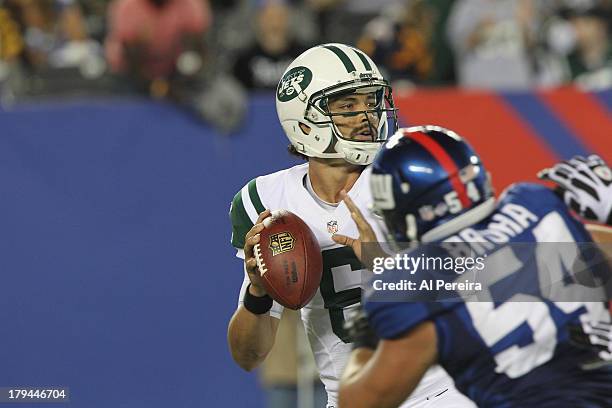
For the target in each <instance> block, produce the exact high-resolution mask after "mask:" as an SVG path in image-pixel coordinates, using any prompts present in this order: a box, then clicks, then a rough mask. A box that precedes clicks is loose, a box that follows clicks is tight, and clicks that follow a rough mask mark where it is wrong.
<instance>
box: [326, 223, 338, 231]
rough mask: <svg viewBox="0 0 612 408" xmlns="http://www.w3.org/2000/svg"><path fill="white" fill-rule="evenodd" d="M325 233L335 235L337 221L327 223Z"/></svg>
mask: <svg viewBox="0 0 612 408" xmlns="http://www.w3.org/2000/svg"><path fill="white" fill-rule="evenodd" d="M327 232H329V233H330V234H335V233H336V232H338V221H328V222H327Z"/></svg>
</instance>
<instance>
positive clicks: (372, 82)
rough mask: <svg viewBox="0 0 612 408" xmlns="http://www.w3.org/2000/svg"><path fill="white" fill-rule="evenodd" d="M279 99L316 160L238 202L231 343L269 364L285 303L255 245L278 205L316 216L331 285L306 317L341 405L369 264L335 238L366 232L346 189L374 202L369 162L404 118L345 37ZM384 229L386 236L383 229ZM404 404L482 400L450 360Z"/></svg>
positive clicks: (250, 363) (239, 357)
mask: <svg viewBox="0 0 612 408" xmlns="http://www.w3.org/2000/svg"><path fill="white" fill-rule="evenodd" d="M276 108H277V113H278V117H279V120H280V123H281V125H282V127H283V130H284V131H285V133H286V135H287V137H288V138H289V141H290V146H289V150H290V152H292V153H294V154H296V155H300V156H302V157H303V158H304V159H306V161H307V162H306V163H304V164H301V165H297V166H295V167H291V168H288V169H285V170H281V171H278V172H276V173H273V174H268V175H265V176H260V177H256V178H255V179H253V180H251V181H250V182H249V183H247V184H246V185H245V186H244V187H243V188H242V189H241V190H240V191H238V193H237V194H236V195H235V197H234V199H233V201H232V205H231V209H230V218H231V224H232V238H231V243H232V246H233V247H234V248H235V249H236V254H237V256H238V257H239V258H241V259H243V260H244V272H245V278H244V282H243V284H242V288H241V290H240V295H239V301H238V308H237V310H236V312H235V313H234V315H233V316H232V318H231V320H230V322H229V327H228V342H229V347H230V351H231V353H232V356H233V358H234V360H235V361H236V362H237V363H238V364H239V365H240V366H241V367H242V368H244V369H246V370H251V369H253V368H255V367H256V366H257V365H259V364H260V363H261V362H262V361H263V360H264V359H265V357H266V356H267V354H268V352H269V351H270V349H271V348H272V346H273V344H274V339H275V335H276V330H277V326H278V322H279V319H280V316H281V313H282V307H281V306H280V305H279V304H277V303H275V302H273V301H272V299H271V298H270V297H269V296H268V295H267V294H266V292H265V290H264V289H263V287H262V285H261V281H260V277H259V276H258V272H257V268H256V262H255V259H254V257H253V246H254V245H255V244H257V243H258V242H259V232H261V231H262V229H263V228H264V227H263V224H262V220H263V219H265V218H266V217H267V216H268V215H269V213H270V212H269V210H274V209H281V208H282V209H287V210H289V211H291V212H293V213H295V214H296V215H298V216H299V217H300V218H302V219H303V220H304V221H305V222H306V223H307V224H308V226H309V227H310V228H311V230H312V231H313V232H314V234H315V235H316V237H317V239H318V241H319V245H320V247H321V251H322V257H323V269H324V270H323V277H322V280H321V284H320V287H319V290H318V291H317V294H316V295H315V297H314V298H313V299H312V301H311V302H310V303H309V304H308V305H306V306H305V307H304V308H303V309H301V318H302V321H303V323H304V326H305V329H306V333H307V335H308V338H309V342H310V345H311V349H312V352H313V354H314V357H315V361H316V364H317V367H318V371H319V374H320V378H321V380H322V382H323V384H324V385H325V388H326V391H327V394H328V405H327V407H328V408H333V407H336V406H337V393H338V386H339V378H340V376H341V374H342V371H343V369H344V367H345V365H346V363H347V361H348V357H349V354H350V352H351V344H350V339H349V336H348V334H347V332H346V329H345V328H344V324H345V320H346V317H347V315H349V314H350V313H351V310H354V309H356V308H357V307H358V306H359V303H360V301H361V293H362V290H361V287H360V285H361V272H360V271H361V270H362V269H363V268H362V265H361V263H360V262H359V260H358V259H357V257H356V255H355V253H354V252H353V250H352V249H351V248H348V247H345V246H343V245H339V244H338V243H336V242H334V240H333V239H332V235H334V234H336V233H340V234H344V235H348V236H354V235H355V234H356V233H357V228H356V226H355V224H354V223H353V221H352V219H351V214H350V211H349V209H348V208H347V207H346V205H345V203H344V202H343V201H342V197H343V195H344V194H345V192H346V193H347V194H348V196H350V197H351V198H352V200H353V201H354V202H355V203H356V205H357V206H358V207H360V208H363V209H365V208H368V207H369V205H370V204H371V194H370V187H369V181H368V176H369V172H370V170H369V168H368V165H369V164H370V163H371V162H372V161H373V159H374V156H375V154H376V153H377V151H378V150H379V148H380V147H381V145H382V143H383V142H384V141H385V140H386V139H387V134H388V131H389V128H390V127H392V128H393V131H394V130H395V128H396V127H397V116H396V109H395V107H394V104H393V97H392V90H391V87H390V86H389V84H388V82H387V81H386V80H385V79H384V78H383V77H382V75H381V73H380V71H379V70H378V68H377V67H376V64H375V63H374V62H373V61H372V60H371V59H370V58H369V57H368V56H367V55H366V54H364V53H363V52H362V51H360V50H358V49H356V48H353V47H350V46H347V45H343V44H324V45H319V46H315V47H313V48H311V49H309V50H307V51H305V52H304V53H303V54H301V55H300V56H299V57H297V58H296V59H295V60H294V61H293V62H292V63H291V65H290V66H289V67H288V68H287V70H286V71H285V73H284V75H283V77H282V79H281V80H280V83H279V85H278V88H277V91H276ZM368 217H370V216H369V215H368ZM369 221H373V220H372V219H369ZM373 224H374V223H373ZM377 234H378V236H379V237H380V238H381V239H382V237H383V234H382V232H381V231H378V232H377ZM404 406H407V407H408V406H410V407H425V406H435V407H438V408H449V407H473V406H474V405H473V403H472V402H471V401H469V400H467V399H466V398H465V397H464V396H463V395H461V394H459V393H458V391H456V390H455V388H454V386H453V382H452V380H451V379H450V377H448V375H447V374H446V373H445V372H444V370H443V369H441V368H440V367H434V368H432V369H431V370H430V371H429V372H428V374H427V375H426V376H425V377H424V379H423V381H422V382H421V384H420V385H419V387H418V389H417V391H416V392H415V394H413V396H412V397H411V399H410V400H408V401H406V403H405V405H404Z"/></svg>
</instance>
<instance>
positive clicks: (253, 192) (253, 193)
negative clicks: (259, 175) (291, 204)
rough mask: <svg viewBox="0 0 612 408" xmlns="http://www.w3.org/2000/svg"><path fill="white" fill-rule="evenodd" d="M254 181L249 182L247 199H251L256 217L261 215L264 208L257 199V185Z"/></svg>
mask: <svg viewBox="0 0 612 408" xmlns="http://www.w3.org/2000/svg"><path fill="white" fill-rule="evenodd" d="M255 180H256V179H253V180H251V181H249V197H250V198H251V202H252V203H253V206H254V207H255V211H257V215H259V214H261V213H262V212H264V211H265V209H266V208H265V207H264V206H263V204H262V203H261V199H260V198H259V193H257V183H256V182H255Z"/></svg>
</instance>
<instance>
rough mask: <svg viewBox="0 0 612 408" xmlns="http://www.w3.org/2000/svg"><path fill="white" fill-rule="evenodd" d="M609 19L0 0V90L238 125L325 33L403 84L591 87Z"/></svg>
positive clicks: (447, 5) (569, 6)
mask: <svg viewBox="0 0 612 408" xmlns="http://www.w3.org/2000/svg"><path fill="white" fill-rule="evenodd" d="M611 25H612V0H537V1H535V0H377V1H371V0H284V1H283V0H112V1H109V0H0V57H1V59H0V87H1V88H0V89H1V91H2V99H1V101H2V103H3V104H4V105H10V104H11V103H16V102H19V101H22V100H27V99H31V98H41V97H57V96H66V95H75V94H78V95H81V94H86V95H108V94H113V95H114V94H122V95H123V94H129V95H146V96H148V97H152V98H158V99H167V100H171V101H173V102H176V103H178V104H180V105H182V106H184V107H186V108H187V109H190V110H191V111H192V112H194V113H195V114H196V115H198V116H200V117H201V118H203V119H204V120H208V121H212V124H213V125H215V126H216V127H217V128H219V130H221V131H231V130H232V129H235V128H236V127H237V126H239V124H240V121H241V118H242V115H243V114H244V109H245V100H246V97H247V95H248V92H250V91H256V90H268V89H274V88H275V86H276V84H277V83H278V80H279V79H280V76H281V74H282V72H283V71H284V69H285V67H286V66H287V65H288V64H289V63H290V61H291V60H292V59H293V58H294V57H296V56H297V55H298V54H299V53H300V52H302V51H303V50H304V49H306V48H308V47H309V46H311V45H313V44H317V43H325V42H342V43H347V44H352V45H356V46H358V47H360V48H361V49H363V50H364V51H366V52H367V53H368V54H370V55H371V56H372V58H373V59H374V60H375V61H376V62H377V63H378V64H379V66H380V67H382V68H383V69H384V71H385V74H387V76H388V78H390V80H391V81H392V82H393V83H394V86H395V88H396V89H400V90H401V89H404V88H410V87H414V86H458V87H462V88H472V89H473V88H486V89H493V90H523V89H530V88H534V87H553V86H560V85H563V84H568V83H572V82H573V83H576V84H578V85H579V86H581V87H583V88H585V89H588V90H597V89H605V88H609V87H611V86H612V44H611V41H610V39H611V30H612V28H611ZM219 112H225V114H224V115H221V117H223V118H224V119H223V120H222V121H220V120H219V119H218V118H219V117H220V115H218V113H219Z"/></svg>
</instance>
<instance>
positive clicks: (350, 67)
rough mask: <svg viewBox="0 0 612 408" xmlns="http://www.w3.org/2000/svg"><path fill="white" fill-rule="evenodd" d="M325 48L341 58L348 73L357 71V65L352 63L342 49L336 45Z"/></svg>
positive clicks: (325, 46)
mask: <svg viewBox="0 0 612 408" xmlns="http://www.w3.org/2000/svg"><path fill="white" fill-rule="evenodd" d="M323 48H327V49H328V50H330V51H332V52H333V53H334V54H336V56H337V57H338V58H340V61H342V63H343V64H344V68H346V71H347V72H354V71H357V68H355V65H354V64H353V61H351V59H350V58H349V56H348V55H346V54H345V53H344V51H342V50H341V49H340V48H338V47H336V46H335V45H324V46H323Z"/></svg>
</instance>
